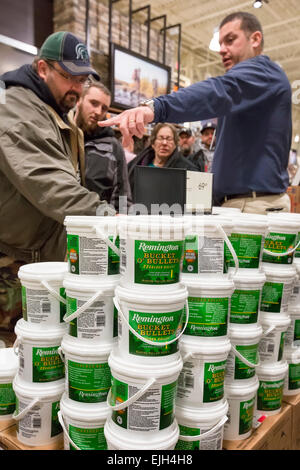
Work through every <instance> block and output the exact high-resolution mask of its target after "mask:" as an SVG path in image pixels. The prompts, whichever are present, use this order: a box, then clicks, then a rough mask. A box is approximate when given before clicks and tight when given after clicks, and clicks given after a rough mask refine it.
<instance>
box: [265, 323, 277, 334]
mask: <svg viewBox="0 0 300 470" xmlns="http://www.w3.org/2000/svg"><path fill="white" fill-rule="evenodd" d="M275 328H276V326H275V325H271V326H269V328H267V329H266V330H265V331H264V332H263V334H262V335H263V336H268V334H269V333H271V331H273V330H275Z"/></svg>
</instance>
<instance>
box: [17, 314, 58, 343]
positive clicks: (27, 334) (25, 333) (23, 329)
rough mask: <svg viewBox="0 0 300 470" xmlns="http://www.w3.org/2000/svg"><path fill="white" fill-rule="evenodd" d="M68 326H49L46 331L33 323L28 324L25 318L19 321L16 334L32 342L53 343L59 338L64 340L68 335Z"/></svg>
mask: <svg viewBox="0 0 300 470" xmlns="http://www.w3.org/2000/svg"><path fill="white" fill-rule="evenodd" d="M66 326H67V325H64V324H60V325H57V326H52V325H51V327H50V326H47V328H45V329H41V328H40V327H39V326H36V325H34V324H32V323H28V322H26V321H25V320H24V319H23V318H21V319H20V320H18V321H17V323H16V326H15V334H16V335H17V340H16V341H18V338H19V339H20V338H22V341H23V340H25V341H26V340H28V341H32V342H37V343H38V344H40V343H41V342H43V341H53V340H55V339H58V338H62V337H63V335H64V334H65V333H66Z"/></svg>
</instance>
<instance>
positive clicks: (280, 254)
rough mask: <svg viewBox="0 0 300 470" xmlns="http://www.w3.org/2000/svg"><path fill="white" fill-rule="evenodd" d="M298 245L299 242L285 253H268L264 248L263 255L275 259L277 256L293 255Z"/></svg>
mask: <svg viewBox="0 0 300 470" xmlns="http://www.w3.org/2000/svg"><path fill="white" fill-rule="evenodd" d="M299 245H300V240H299V241H298V243H297V245H296V246H295V247H294V248H291V249H290V250H288V251H286V252H285V253H275V252H274V251H269V250H266V249H265V248H264V253H266V255H270V256H274V257H275V258H276V257H277V256H288V255H291V254H293V253H294V251H296V250H297V248H298V246H299Z"/></svg>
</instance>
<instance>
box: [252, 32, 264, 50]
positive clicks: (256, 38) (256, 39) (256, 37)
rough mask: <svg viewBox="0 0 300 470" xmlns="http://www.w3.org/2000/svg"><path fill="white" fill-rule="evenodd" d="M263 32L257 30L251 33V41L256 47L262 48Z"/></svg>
mask: <svg viewBox="0 0 300 470" xmlns="http://www.w3.org/2000/svg"><path fill="white" fill-rule="evenodd" d="M262 37H263V36H262V33H261V32H260V31H255V32H254V33H252V34H251V37H250V41H251V44H252V47H253V48H254V49H259V48H261V43H262Z"/></svg>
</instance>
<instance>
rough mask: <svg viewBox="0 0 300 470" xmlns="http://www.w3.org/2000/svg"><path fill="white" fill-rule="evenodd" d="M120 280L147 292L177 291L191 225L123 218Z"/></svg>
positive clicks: (179, 221)
mask: <svg viewBox="0 0 300 470" xmlns="http://www.w3.org/2000/svg"><path fill="white" fill-rule="evenodd" d="M119 231H120V250H121V266H120V272H121V275H122V276H121V280H120V283H121V284H122V285H123V286H124V287H130V286H136V287H140V288H141V289H143V291H144V287H145V286H147V290H148V291H149V290H151V289H152V290H154V291H155V292H157V291H158V289H164V290H166V289H167V288H168V287H169V289H174V284H178V283H179V281H180V275H181V263H182V257H183V248H184V240H185V236H186V234H187V231H188V225H187V223H186V222H185V221H184V218H183V217H171V216H170V217H167V216H122V217H120V221H119Z"/></svg>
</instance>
